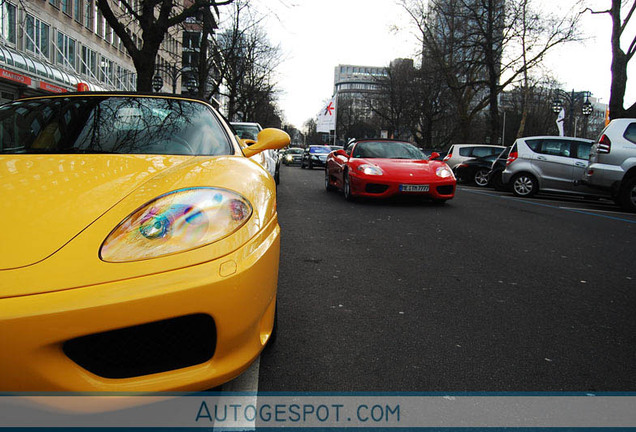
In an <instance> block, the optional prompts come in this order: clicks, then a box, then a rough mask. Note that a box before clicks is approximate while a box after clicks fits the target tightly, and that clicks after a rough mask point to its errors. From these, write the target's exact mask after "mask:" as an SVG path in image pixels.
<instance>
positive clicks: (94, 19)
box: [0, 0, 176, 102]
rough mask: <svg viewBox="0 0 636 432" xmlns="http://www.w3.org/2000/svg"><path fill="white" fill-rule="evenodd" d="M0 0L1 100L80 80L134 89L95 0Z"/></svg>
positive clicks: (69, 87) (95, 86)
mask: <svg viewBox="0 0 636 432" xmlns="http://www.w3.org/2000/svg"><path fill="white" fill-rule="evenodd" d="M0 4H1V11H0V25H1V29H2V32H1V34H0V91H1V97H0V102H6V101H8V100H12V99H15V98H17V97H21V96H30V95H36V94H46V93H61V92H65V91H75V90H77V85H78V84H79V83H85V84H87V86H88V89H89V90H97V91H98V90H134V89H135V88H136V81H137V79H136V74H135V68H134V66H133V63H132V60H131V58H130V56H129V55H128V54H127V52H126V50H125V49H124V46H123V44H122V43H121V41H120V39H119V37H117V35H116V34H114V32H113V30H112V29H111V28H110V26H109V25H108V24H107V23H106V20H105V18H104V17H103V16H102V15H101V13H100V12H99V10H98V9H97V6H96V4H95V0H28V1H25V0H3V1H2V2H0ZM114 7H117V6H116V4H115V6H114ZM131 34H133V35H135V34H137V33H135V30H134V29H131ZM140 42H141V41H139V43H140ZM167 43H169V41H168V42H167ZM175 49H176V44H175Z"/></svg>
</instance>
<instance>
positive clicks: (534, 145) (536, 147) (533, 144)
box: [526, 139, 541, 153]
mask: <svg viewBox="0 0 636 432" xmlns="http://www.w3.org/2000/svg"><path fill="white" fill-rule="evenodd" d="M526 144H527V145H528V147H530V149H531V150H532V151H533V152H535V153H539V152H540V151H541V150H540V149H541V140H536V139H534V140H527V141H526Z"/></svg>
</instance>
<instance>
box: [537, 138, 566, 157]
mask: <svg viewBox="0 0 636 432" xmlns="http://www.w3.org/2000/svg"><path fill="white" fill-rule="evenodd" d="M540 153H542V154H546V155H551V156H565V157H570V153H571V152H570V142H569V141H560V140H543V141H542V142H541V151H540Z"/></svg>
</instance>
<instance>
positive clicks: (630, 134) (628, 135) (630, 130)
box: [623, 123, 636, 144]
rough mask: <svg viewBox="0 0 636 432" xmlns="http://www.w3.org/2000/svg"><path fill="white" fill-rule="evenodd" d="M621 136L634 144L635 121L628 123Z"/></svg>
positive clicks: (635, 133) (635, 136)
mask: <svg viewBox="0 0 636 432" xmlns="http://www.w3.org/2000/svg"><path fill="white" fill-rule="evenodd" d="M623 137H624V138H625V139H626V140H627V141H630V142H633V143H634V144H636V123H630V125H629V126H627V129H625V133H624V134H623Z"/></svg>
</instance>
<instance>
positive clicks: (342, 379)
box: [258, 166, 636, 392]
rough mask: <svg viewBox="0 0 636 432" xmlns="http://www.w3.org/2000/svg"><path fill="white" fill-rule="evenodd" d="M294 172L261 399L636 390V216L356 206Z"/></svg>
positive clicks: (286, 188) (514, 207)
mask: <svg viewBox="0 0 636 432" xmlns="http://www.w3.org/2000/svg"><path fill="white" fill-rule="evenodd" d="M281 170H282V171H281V184H280V185H279V188H278V210H279V218H280V225H281V228H282V235H281V236H282V247H281V265H280V273H279V294H278V296H279V298H278V302H279V303H278V308H279V321H278V324H279V328H278V331H279V333H278V339H277V341H276V343H275V344H274V345H273V346H271V347H270V348H268V349H267V350H266V352H264V353H263V355H262V356H261V360H260V372H259V382H258V389H259V391H421V392H424V391H635V390H636V268H635V265H634V259H635V257H636V235H635V234H636V215H633V214H628V213H624V212H621V211H620V210H619V209H618V208H617V207H614V206H613V204H611V203H610V202H609V201H608V202H605V201H598V202H594V203H586V202H583V201H582V200H579V199H563V198H560V197H544V198H536V199H517V198H514V197H513V196H512V195H510V194H506V193H500V192H494V191H493V190H491V189H481V188H476V187H466V186H461V187H459V188H458V191H457V194H456V197H455V198H454V199H453V200H451V201H449V202H448V203H447V204H446V205H443V206H439V205H434V204H432V203H425V202H413V201H397V202H396V201H391V202H384V201H379V202H377V201H364V202H355V203H349V202H346V201H345V200H344V198H343V197H342V194H340V193H333V192H326V191H325V190H324V185H323V171H322V170H318V169H316V170H314V171H309V170H302V169H300V168H298V167H285V166H283V167H282V168H281Z"/></svg>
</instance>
